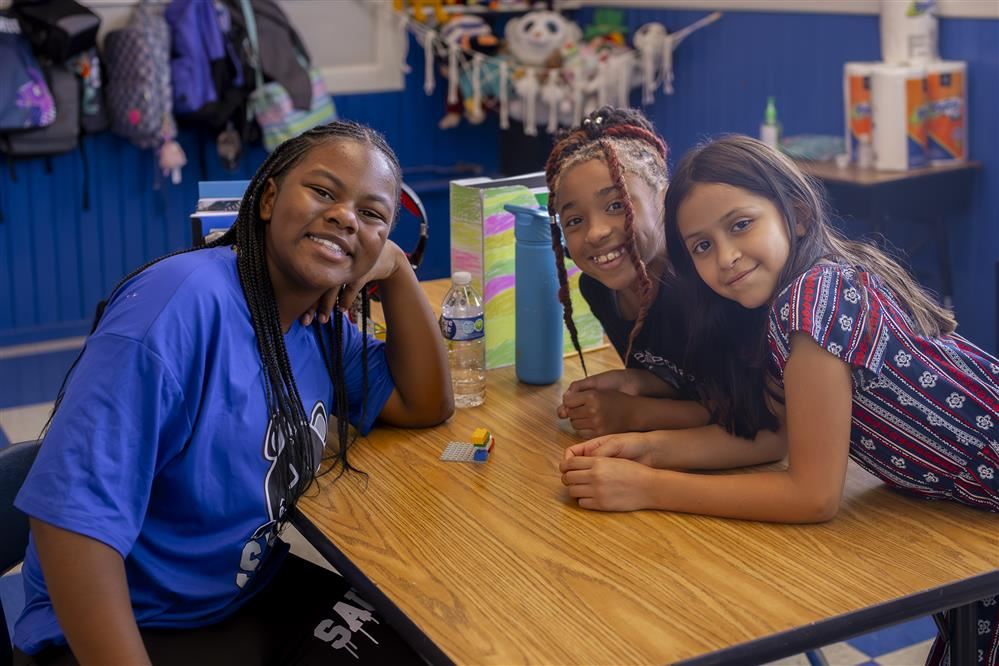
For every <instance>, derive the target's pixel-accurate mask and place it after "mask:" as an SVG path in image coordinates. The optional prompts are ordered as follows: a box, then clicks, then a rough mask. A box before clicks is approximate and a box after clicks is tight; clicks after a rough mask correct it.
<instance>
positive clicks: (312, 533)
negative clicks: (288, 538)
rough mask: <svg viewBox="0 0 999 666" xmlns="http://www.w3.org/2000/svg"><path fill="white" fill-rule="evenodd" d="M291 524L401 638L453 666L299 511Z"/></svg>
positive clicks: (444, 665) (429, 657)
mask: <svg viewBox="0 0 999 666" xmlns="http://www.w3.org/2000/svg"><path fill="white" fill-rule="evenodd" d="M291 523H292V524H293V525H294V526H295V528H296V529H297V530H298V531H299V532H300V533H301V534H302V536H303V537H305V539H306V540H307V541H308V542H309V543H310V544H312V545H313V546H314V547H315V549H316V550H318V551H319V554H320V555H322V556H323V557H325V558H326V560H327V561H329V563H330V564H332V565H333V566H334V568H336V570H337V571H339V572H340V574H341V575H342V576H343V577H344V578H346V579H347V581H348V582H349V583H350V584H351V585H353V586H354V588H356V589H357V591H358V593H360V595H361V597H362V598H363V599H364V600H365V601H367V602H368V603H370V604H372V605H373V606H374V607H375V608H376V609H377V610H378V612H379V613H381V614H382V616H383V617H384V618H385V620H386V621H387V622H388V623H389V624H391V625H392V628H393V629H394V630H395V631H397V632H398V633H399V635H400V636H402V638H403V640H405V641H406V643H408V644H409V646H410V647H412V648H413V649H414V650H416V651H417V652H418V653H419V654H420V656H421V657H423V658H424V659H425V660H426V661H427V662H429V663H431V664H434V665H437V664H440V665H442V666H453V665H454V662H453V661H452V660H451V658H450V657H448V656H447V655H446V654H444V651H443V650H441V649H440V647H438V646H437V644H436V643H434V642H433V641H432V640H431V639H430V637H429V636H427V635H426V634H425V633H423V631H421V630H420V628H419V627H417V626H416V624H415V623H414V622H413V621H412V620H411V619H410V618H409V616H408V615H406V614H405V613H404V612H403V611H402V609H401V608H399V607H398V606H396V605H395V603H394V602H393V601H392V600H391V599H389V598H388V596H387V595H386V594H385V593H384V592H382V591H381V589H380V588H379V587H378V586H377V585H375V584H374V583H373V582H372V581H371V580H370V579H369V578H368V577H367V576H365V575H364V573H363V572H362V571H361V570H360V569H358V568H357V566H355V565H354V563H353V562H351V561H350V559H349V558H348V557H347V556H346V555H345V554H344V553H343V551H341V550H340V549H339V548H337V547H336V546H335V545H334V544H333V542H332V541H330V540H329V539H328V538H327V537H326V535H324V534H323V533H322V531H321V530H320V529H319V528H318V527H316V526H315V525H314V524H313V523H312V521H311V520H309V519H308V518H307V517H306V516H305V515H304V514H303V513H302V512H301V511H299V510H298V509H295V510H294V512H293V513H292V516H291Z"/></svg>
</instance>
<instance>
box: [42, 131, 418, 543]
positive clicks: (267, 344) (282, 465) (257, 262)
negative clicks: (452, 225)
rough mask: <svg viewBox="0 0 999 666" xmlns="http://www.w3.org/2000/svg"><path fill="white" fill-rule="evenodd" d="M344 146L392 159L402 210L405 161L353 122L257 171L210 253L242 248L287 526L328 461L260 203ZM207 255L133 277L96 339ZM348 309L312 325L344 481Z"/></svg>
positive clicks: (302, 138) (279, 153)
mask: <svg viewBox="0 0 999 666" xmlns="http://www.w3.org/2000/svg"><path fill="white" fill-rule="evenodd" d="M337 140H349V141H356V142H358V143H363V144H367V145H369V146H371V147H372V148H374V149H375V150H377V151H378V152H380V153H381V154H382V155H383V156H384V157H385V159H386V160H387V161H388V163H389V165H390V168H391V169H392V171H393V173H394V175H395V179H396V185H397V187H396V193H395V197H396V202H397V203H398V199H399V188H400V186H401V182H402V170H401V168H400V166H399V160H398V158H396V156H395V153H394V152H393V151H392V149H391V148H390V147H389V145H388V143H386V141H385V139H384V138H383V137H382V136H381V134H379V133H378V132H376V131H375V130H373V129H371V128H369V127H366V126H364V125H360V124H358V123H354V122H350V121H336V122H333V123H330V124H328V125H322V126H319V127H316V128H314V129H311V130H309V131H307V132H305V133H303V134H301V135H299V136H297V137H295V138H293V139H289V140H288V141H285V142H284V143H282V144H281V145H280V146H278V147H277V149H276V150H275V151H274V152H273V153H271V154H270V155H269V156H268V157H267V159H266V160H265V161H264V163H263V164H262V165H261V166H260V168H259V169H257V172H256V174H254V176H253V179H252V180H251V181H250V184H249V185H248V186H247V189H246V193H245V194H244V195H243V200H242V202H241V203H240V207H239V213H238V215H237V217H236V222H235V223H234V224H233V226H232V227H231V228H230V229H229V230H228V231H227V232H226V233H225V234H224V235H223V236H222V237H220V238H218V239H217V240H215V241H213V242H211V243H209V244H208V245H207V246H205V247H206V248H213V247H220V246H235V248H236V249H237V253H236V268H237V271H238V273H239V282H240V285H241V286H242V289H243V295H244V297H245V298H246V304H247V307H248V308H249V310H250V318H251V321H252V324H253V330H254V333H255V334H256V335H255V337H256V340H257V351H258V353H259V354H260V360H261V362H262V364H263V367H264V370H265V372H266V376H267V382H266V383H265V384H264V393H265V396H266V402H267V410H268V413H269V414H270V417H271V422H272V427H274V428H275V429H276V430H277V432H278V433H279V434H280V435H281V437H278V438H277V441H282V440H283V441H284V442H285V444H284V447H283V448H282V449H281V451H280V452H279V453H278V460H277V461H276V462H275V465H274V471H273V474H275V475H276V483H275V484H274V486H273V487H275V488H282V489H285V492H286V493H287V494H286V496H285V497H284V498H283V501H282V502H281V503H280V504H278V506H283V507H284V511H283V512H282V513H281V515H280V516H275V518H276V519H277V520H278V521H279V523H284V522H286V521H287V518H288V517H289V516H290V513H289V511H290V509H292V508H293V507H294V506H295V504H296V503H297V501H298V498H299V497H301V496H302V494H303V493H305V492H306V490H308V488H309V487H310V485H311V483H312V481H313V479H314V476H315V470H316V469H317V467H318V465H319V463H320V461H319V460H316V458H315V451H314V449H313V445H312V435H311V429H310V427H309V418H308V415H307V414H306V413H305V410H304V408H303V407H302V399H301V396H300V395H299V393H298V387H297V386H296V384H295V377H294V374H293V373H292V370H291V364H290V362H289V360H288V352H287V349H286V348H285V346H284V334H283V332H282V330H281V319H280V316H279V315H278V309H277V301H276V299H275V296H274V287H273V284H272V283H271V277H270V273H269V272H268V268H267V252H266V242H265V230H266V224H265V223H264V221H263V220H262V219H261V217H260V198H261V195H262V194H263V192H264V191H265V188H266V186H267V183H268V181H270V180H271V179H274V181H275V182H276V183H277V185H278V187H280V186H281V181H282V179H283V178H284V176H285V175H286V174H287V173H288V171H290V170H291V169H292V168H294V167H295V165H297V164H298V163H299V162H300V161H301V160H302V159H303V158H304V157H305V155H306V154H307V153H309V152H310V151H311V150H313V149H314V148H316V147H317V146H320V145H322V144H325V143H328V142H331V141H337ZM397 217H398V213H396V215H394V216H393V220H392V224H394V223H395V219H396V218H397ZM199 249H202V248H186V249H183V250H179V251H177V252H173V253H171V254H168V255H165V256H163V257H159V258H158V259H154V260H153V261H150V262H149V263H147V264H145V265H143V266H141V267H139V268H137V269H136V270H134V271H132V272H131V273H129V274H128V275H127V276H125V278H123V279H122V280H121V281H120V282H119V283H118V284H117V285H116V286H115V288H114V289H112V291H111V295H110V296H109V297H108V299H107V301H102V302H101V303H100V304H99V305H98V308H97V314H96V316H95V317H94V323H93V326H92V327H91V330H90V332H91V333H93V332H94V331H95V330H96V329H97V326H98V324H99V322H100V320H101V317H102V316H103V314H104V308H105V306H106V304H107V302H108V301H110V300H112V299H113V298H114V296H115V294H117V292H118V290H119V289H120V288H121V286H122V285H123V284H125V283H126V282H128V281H129V280H131V279H132V278H133V277H135V276H136V275H138V274H139V273H141V272H142V271H144V270H145V269H147V268H149V267H150V266H152V265H153V264H155V263H157V262H159V261H162V260H163V259H166V258H167V257H172V256H175V255H178V254H183V253H185V252H192V251H197V250H199ZM361 299H362V301H361V303H362V308H361V309H362V317H361V321H362V334H363V339H364V343H363V347H362V352H361V362H362V381H363V393H364V395H365V398H364V405H363V406H362V410H361V412H362V419H363V415H364V413H365V412H366V409H367V389H368V345H367V326H368V316H369V312H370V310H369V303H368V298H367V293H366V290H361ZM344 308H345V304H341V303H339V302H338V303H337V307H336V308H334V311H333V326H332V331H330V330H329V329H330V328H331V327H329V326H323V325H321V324H319V322H318V321H315V322H314V323H313V325H312V330H313V333H314V335H315V336H316V339H317V341H318V343H319V348H320V349H321V350H322V354H323V360H324V363H325V365H326V368H327V371H328V372H329V376H330V379H331V381H332V382H333V385H334V393H335V399H336V405H335V412H336V415H337V419H336V422H337V440H338V442H339V448H338V450H337V452H336V453H335V454H334V456H333V460H332V463H333V464H332V465H331V466H330V467H329V469H327V470H325V472H328V471H331V470H334V469H336V470H337V478H339V476H340V475H342V474H343V473H344V472H345V471H347V470H355V469H356V468H354V467H353V466H352V465H351V464H350V462H349V461H348V459H347V451H348V449H349V448H350V445H351V444H352V442H353V437H351V435H350V429H349V424H348V420H347V414H348V410H349V407H348V404H347V388H346V385H345V382H344V373H343V325H344V320H343V317H344ZM85 350H86V346H84V349H83V350H81V351H80V354H79V355H78V356H77V358H76V360H75V361H74V362H73V365H72V366H71V367H70V369H69V371H68V372H67V373H66V376H65V377H64V378H63V382H62V386H61V387H60V388H59V394H58V396H57V397H56V401H55V405H54V406H53V408H52V414H51V415H50V416H49V419H48V422H47V423H46V424H45V428H44V430H43V434H44V432H45V431H47V430H48V427H49V425H50V424H51V423H52V419H53V417H54V416H55V413H56V411H57V410H58V409H59V406H60V405H61V404H62V399H63V396H64V394H65V389H66V382H67V380H68V378H69V376H70V374H71V373H72V372H73V369H74V368H75V367H76V364H77V363H78V362H79V360H80V358H81V357H82V355H83V353H84V351H85ZM292 467H293V468H294V469H295V470H296V471H297V472H298V473H299V475H300V477H301V478H300V480H299V481H298V483H296V484H295V485H294V487H289V486H290V484H291V480H292V477H291V474H290V470H291V469H292ZM325 472H324V473H325Z"/></svg>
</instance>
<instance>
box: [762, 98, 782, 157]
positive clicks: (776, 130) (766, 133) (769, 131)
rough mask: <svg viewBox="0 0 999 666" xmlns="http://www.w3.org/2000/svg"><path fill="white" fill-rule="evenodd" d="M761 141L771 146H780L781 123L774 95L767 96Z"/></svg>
mask: <svg viewBox="0 0 999 666" xmlns="http://www.w3.org/2000/svg"><path fill="white" fill-rule="evenodd" d="M760 141H762V142H763V143H765V144H767V145H768V146H770V147H771V148H774V149H778V148H780V124H779V123H778V122H777V105H776V104H774V98H773V97H767V108H766V111H764V112H763V123H762V124H761V125H760Z"/></svg>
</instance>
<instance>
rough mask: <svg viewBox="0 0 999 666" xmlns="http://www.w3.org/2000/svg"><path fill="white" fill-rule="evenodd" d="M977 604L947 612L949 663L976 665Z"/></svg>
mask: <svg viewBox="0 0 999 666" xmlns="http://www.w3.org/2000/svg"><path fill="white" fill-rule="evenodd" d="M976 606H977V604H976V603H975V602H972V603H970V604H966V605H964V606H958V607H957V608H952V609H950V610H949V611H947V625H948V633H949V634H950V663H951V664H953V665H954V666H959V665H961V664H977V663H978V650H977V648H976V647H975V639H976V638H977V637H978V617H977V616H976V614H975V607H976Z"/></svg>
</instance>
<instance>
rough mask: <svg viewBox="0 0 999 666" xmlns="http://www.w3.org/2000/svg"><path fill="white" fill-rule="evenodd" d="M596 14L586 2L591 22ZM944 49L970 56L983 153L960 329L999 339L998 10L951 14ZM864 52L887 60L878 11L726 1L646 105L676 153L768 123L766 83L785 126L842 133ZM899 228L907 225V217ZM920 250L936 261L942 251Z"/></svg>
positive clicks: (963, 233) (962, 234) (641, 20)
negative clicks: (793, 9)
mask: <svg viewBox="0 0 999 666" xmlns="http://www.w3.org/2000/svg"><path fill="white" fill-rule="evenodd" d="M704 15H705V12H694V11H665V10H632V11H629V12H627V15H626V22H627V24H628V26H629V27H630V28H631V29H632V30H634V29H636V28H638V27H639V26H641V25H643V24H645V23H648V22H650V21H658V22H660V23H662V24H663V25H665V26H666V27H667V29H668V30H669V31H670V32H673V31H676V30H679V29H680V28H683V27H684V26H686V25H689V24H691V23H693V22H694V21H695V20H697V19H698V18H701V17H702V16H704ZM589 16H590V12H589V11H587V12H581V13H580V15H579V16H578V20H579V22H580V23H581V25H585V24H586V23H588V22H589ZM940 54H941V56H942V57H943V58H945V59H953V60H966V61H967V62H968V74H969V95H968V106H969V109H968V118H969V125H970V139H971V142H970V151H971V158H972V159H975V160H978V161H980V162H982V163H983V165H984V168H983V170H982V171H981V172H979V173H978V174H977V176H976V177H975V178H976V179H975V183H974V188H973V191H972V195H971V198H972V200H971V201H970V204H969V206H968V207H967V210H966V211H964V212H961V213H958V214H955V215H953V216H952V217H950V218H948V223H949V225H950V248H951V259H952V263H953V266H954V272H953V276H954V283H955V284H954V292H955V298H954V306H955V310H956V312H957V317H958V321H959V322H960V328H959V331H960V332H961V333H962V334H963V335H964V336H965V337H967V338H969V339H971V340H973V341H974V342H976V343H977V344H979V345H980V346H982V347H984V348H986V349H989V350H992V351H996V347H997V341H996V291H995V290H996V287H995V279H996V278H995V270H996V269H995V263H996V260H997V259H999V20H968V19H941V20H940ZM855 60H859V61H863V60H880V38H879V23H878V17H877V16H854V15H836V14H791V13H757V12H728V13H726V14H725V15H724V16H723V17H722V18H721V20H719V21H717V22H716V23H714V24H712V25H710V26H708V27H706V28H703V29H702V30H700V31H698V32H696V33H694V34H692V35H691V36H690V37H688V38H687V39H686V40H684V41H683V43H682V44H681V45H680V46H679V48H678V49H677V50H676V52H675V53H674V73H675V77H676V80H675V83H674V88H675V90H676V92H675V94H674V95H673V96H672V97H668V96H663V95H661V94H660V95H659V96H658V97H657V100H656V103H655V104H654V105H653V106H652V107H650V108H648V109H646V112H647V113H648V114H649V116H650V117H651V118H652V120H653V121H654V122H655V124H656V126H657V127H658V129H659V130H660V132H662V134H663V135H664V136H665V137H666V139H667V141H668V143H669V145H670V151H671V155H672V162H673V163H674V165H675V164H676V162H678V161H679V158H680V156H682V155H683V153H684V152H686V151H687V150H688V149H689V148H690V147H692V146H694V145H695V144H697V143H698V142H699V141H701V140H703V139H705V138H707V137H710V136H712V135H715V134H718V133H722V132H742V133H745V134H751V135H754V136H755V135H756V134H758V132H759V123H760V121H761V120H762V117H763V109H764V107H765V105H766V97H767V95H774V96H776V98H777V107H778V112H779V117H780V120H781V122H782V124H783V128H784V133H785V134H786V135H793V134H839V135H842V133H843V93H842V76H843V75H842V72H843V63H844V62H847V61H855ZM637 99H638V98H637V97H636V98H634V99H633V101H635V102H637ZM888 233H889V238H890V239H891V235H892V231H891V230H889V232H888ZM897 233H899V234H900V235H901V234H906V233H907V230H906V229H905V228H904V226H903V228H901V229H900V230H897ZM904 240H905V239H904V238H900V239H897V240H896V242H898V243H901V242H902V241H904ZM928 250H930V251H932V247H931V248H928ZM913 262H914V263H919V262H923V263H926V262H932V255H930V256H924V257H919V256H916V257H913ZM928 282H929V284H928V285H927V286H930V287H931V288H935V287H936V286H937V285H935V284H933V283H932V281H928Z"/></svg>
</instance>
